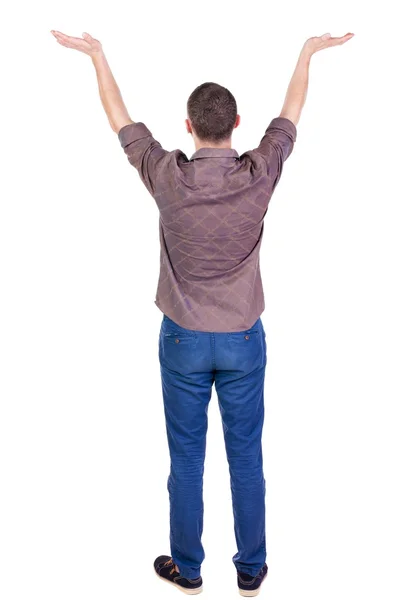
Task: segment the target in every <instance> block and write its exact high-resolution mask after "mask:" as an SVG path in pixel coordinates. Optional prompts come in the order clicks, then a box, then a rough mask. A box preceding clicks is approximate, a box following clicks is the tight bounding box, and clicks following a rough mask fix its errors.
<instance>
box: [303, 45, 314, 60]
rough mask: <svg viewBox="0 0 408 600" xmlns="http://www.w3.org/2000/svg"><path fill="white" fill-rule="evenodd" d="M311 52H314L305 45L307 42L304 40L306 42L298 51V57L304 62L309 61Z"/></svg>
mask: <svg viewBox="0 0 408 600" xmlns="http://www.w3.org/2000/svg"><path fill="white" fill-rule="evenodd" d="M313 54H314V52H313V50H311V48H309V47H308V46H307V42H306V44H305V45H304V46H303V48H302V51H301V53H300V59H301V60H302V61H304V62H307V63H309V62H310V60H311V58H312V56H313Z"/></svg>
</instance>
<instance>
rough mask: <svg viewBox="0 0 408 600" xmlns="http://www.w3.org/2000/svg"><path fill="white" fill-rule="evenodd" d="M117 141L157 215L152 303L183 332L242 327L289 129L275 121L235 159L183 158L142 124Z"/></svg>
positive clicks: (259, 306) (255, 296) (209, 153)
mask: <svg viewBox="0 0 408 600" xmlns="http://www.w3.org/2000/svg"><path fill="white" fill-rule="evenodd" d="M118 137H119V141H120V143H121V146H122V148H123V149H124V151H125V153H126V155H127V157H128V160H129V162H130V164H132V165H133V166H134V167H135V168H136V169H137V171H138V173H139V175H140V178H141V179H142V181H143V183H144V185H145V186H146V188H147V189H148V191H149V192H150V194H151V195H152V196H153V198H154V199H155V201H156V204H157V206H158V208H159V212H160V222H159V226H160V245H161V251H160V276H159V282H158V287H157V294H156V300H155V303H156V305H157V306H158V307H159V309H160V310H161V311H162V312H163V313H164V314H166V315H167V316H168V317H169V318H170V319H172V320H173V321H175V322H176V323H178V324H179V325H180V326H181V327H185V328H187V329H195V330H198V331H214V332H233V331H242V330H244V329H249V328H250V327H251V326H252V325H253V324H254V323H255V322H256V320H257V319H258V318H259V317H260V315H261V313H262V312H263V311H264V308H265V301H264V294H263V287H262V280H261V273H260V269H259V251H260V247H261V242H262V236H263V229H264V217H265V214H266V211H267V210H268V204H269V200H270V198H271V195H272V193H273V191H274V189H275V186H276V184H277V183H278V181H279V178H280V176H281V172H282V167H283V163H284V161H285V160H286V159H287V158H288V156H289V155H290V153H291V152H292V149H293V144H294V142H295V140H296V127H295V125H294V124H293V123H292V122H291V121H289V120H288V119H284V118H281V117H278V118H276V119H273V120H272V122H271V123H270V125H269V126H268V128H267V129H266V132H265V135H264V136H263V138H262V140H261V142H260V145H259V146H258V147H257V148H255V149H253V150H249V151H247V152H245V153H244V154H242V155H241V156H240V155H239V154H238V152H237V151H236V150H234V149H231V148H200V149H199V150H197V151H196V152H194V154H193V155H192V156H191V159H190V160H189V159H188V158H187V156H186V155H185V154H184V153H183V152H182V151H181V150H172V151H167V150H164V149H163V148H162V146H161V145H160V143H159V142H158V141H157V140H156V139H155V138H154V137H153V136H152V134H151V132H150V131H149V129H148V128H147V127H146V125H145V124H144V123H131V124H130V125H125V126H124V127H122V129H121V130H120V131H119V133H118Z"/></svg>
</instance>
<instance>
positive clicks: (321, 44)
mask: <svg viewBox="0 0 408 600" xmlns="http://www.w3.org/2000/svg"><path fill="white" fill-rule="evenodd" d="M353 36H354V34H353V33H347V34H346V35H344V36H343V37H339V38H333V37H331V35H330V33H325V34H324V35H322V36H320V37H313V38H309V39H308V40H307V41H306V42H305V44H304V46H303V48H302V50H301V52H300V55H299V58H298V61H297V64H296V67H295V71H294V73H293V75H292V79H291V80H290V83H289V87H288V90H287V92H286V97H285V101H284V104H283V108H282V111H281V113H280V117H284V118H286V119H289V120H290V121H292V123H294V124H295V125H297V124H298V122H299V119H300V115H301V113H302V109H303V106H304V104H305V102H306V96H307V90H308V85H309V67H310V61H311V58H312V56H313V54H315V53H316V52H318V51H319V50H323V49H325V48H330V47H332V46H340V45H341V44H344V43H345V42H347V41H348V40H351V38H352V37H353Z"/></svg>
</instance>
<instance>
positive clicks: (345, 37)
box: [332, 33, 354, 46]
mask: <svg viewBox="0 0 408 600" xmlns="http://www.w3.org/2000/svg"><path fill="white" fill-rule="evenodd" d="M352 37H354V33H347V34H346V35H343V36H342V37H337V38H332V41H333V42H334V44H333V45H334V46H338V45H340V44H344V43H345V42H348V41H349V40H351V38H352Z"/></svg>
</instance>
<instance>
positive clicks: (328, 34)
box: [321, 33, 331, 41]
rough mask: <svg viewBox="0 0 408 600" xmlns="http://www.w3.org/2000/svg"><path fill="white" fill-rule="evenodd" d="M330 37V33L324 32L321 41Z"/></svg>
mask: <svg viewBox="0 0 408 600" xmlns="http://www.w3.org/2000/svg"><path fill="white" fill-rule="evenodd" d="M330 38H331V34H330V33H325V34H324V35H322V37H321V39H322V40H323V41H326V40H329V39H330Z"/></svg>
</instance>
